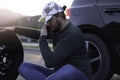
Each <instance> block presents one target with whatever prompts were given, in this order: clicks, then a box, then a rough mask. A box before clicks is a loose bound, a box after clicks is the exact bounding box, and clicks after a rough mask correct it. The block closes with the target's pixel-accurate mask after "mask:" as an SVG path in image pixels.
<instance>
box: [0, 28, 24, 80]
mask: <svg viewBox="0 0 120 80" xmlns="http://www.w3.org/2000/svg"><path fill="white" fill-rule="evenodd" d="M22 62H23V47H22V44H21V41H20V40H19V38H18V37H17V35H16V34H14V33H13V32H11V31H5V30H0V80H16V78H17V76H18V74H19V73H18V67H19V65H20V64H21V63H22Z"/></svg>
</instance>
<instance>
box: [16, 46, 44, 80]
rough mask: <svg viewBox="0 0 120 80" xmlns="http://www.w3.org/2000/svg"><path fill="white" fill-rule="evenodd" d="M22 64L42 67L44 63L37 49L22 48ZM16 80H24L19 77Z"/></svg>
mask: <svg viewBox="0 0 120 80" xmlns="http://www.w3.org/2000/svg"><path fill="white" fill-rule="evenodd" d="M24 62H29V63H34V64H37V65H41V66H44V61H43V59H42V56H41V54H40V50H39V49H38V48H24ZM16 80H25V79H23V78H22V77H21V76H20V75H19V76H18V78H17V79H16Z"/></svg>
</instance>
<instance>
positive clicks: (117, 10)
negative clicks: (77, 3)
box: [98, 0, 120, 24]
mask: <svg viewBox="0 0 120 80" xmlns="http://www.w3.org/2000/svg"><path fill="white" fill-rule="evenodd" d="M98 9H99V12H100V15H101V18H102V19H103V22H104V23H105V24H108V23H110V22H120V0H98Z"/></svg>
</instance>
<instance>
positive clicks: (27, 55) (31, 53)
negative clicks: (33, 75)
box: [16, 48, 120, 80]
mask: <svg viewBox="0 0 120 80" xmlns="http://www.w3.org/2000/svg"><path fill="white" fill-rule="evenodd" d="M24 62H30V63H34V64H38V65H41V66H44V61H43V59H42V56H41V54H40V50H39V49H38V48H24ZM16 80H25V79H24V78H22V77H21V76H20V75H19V76H18V78H17V79H16ZM111 80H120V76H118V75H117V74H114V75H113V77H112V78H111Z"/></svg>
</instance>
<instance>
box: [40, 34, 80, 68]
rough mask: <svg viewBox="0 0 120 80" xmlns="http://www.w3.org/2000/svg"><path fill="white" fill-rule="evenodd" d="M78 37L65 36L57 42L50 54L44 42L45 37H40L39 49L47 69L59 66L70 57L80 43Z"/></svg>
mask: <svg viewBox="0 0 120 80" xmlns="http://www.w3.org/2000/svg"><path fill="white" fill-rule="evenodd" d="M80 37H81V36H79V35H72V34H69V35H66V37H64V38H63V39H62V40H61V41H59V42H58V43H57V45H56V47H55V48H54V51H53V52H52V51H51V50H50V49H49V47H48V43H47V41H46V37H45V36H41V37H40V49H41V53H42V56H43V59H44V61H45V64H46V66H47V67H54V66H56V65H58V64H60V63H61V62H62V61H63V60H64V59H66V57H68V56H70V55H71V54H72V52H73V51H74V50H75V49H78V47H79V45H80V43H78V42H80Z"/></svg>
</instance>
